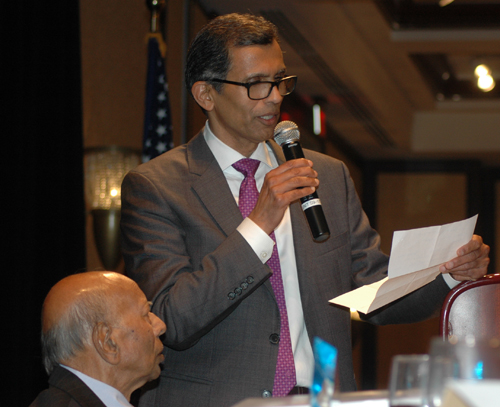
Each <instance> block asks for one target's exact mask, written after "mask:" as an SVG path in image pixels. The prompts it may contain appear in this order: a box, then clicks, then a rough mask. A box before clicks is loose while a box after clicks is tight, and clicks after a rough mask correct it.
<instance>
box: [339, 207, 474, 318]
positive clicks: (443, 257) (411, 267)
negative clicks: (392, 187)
mask: <svg viewBox="0 0 500 407" xmlns="http://www.w3.org/2000/svg"><path fill="white" fill-rule="evenodd" d="M476 221H477V215H475V216H473V217H471V218H469V219H465V220H462V221H459V222H454V223H448V224H446V225H441V226H431V227H427V228H419V229H411V230H402V231H396V232H394V235H393V239H392V248H391V256H390V258H389V269H388V277H386V278H385V279H383V280H380V281H378V282H376V283H373V284H370V285H365V286H363V287H360V288H358V289H356V290H353V291H350V292H348V293H345V294H343V295H340V296H338V297H336V298H334V299H332V300H330V302H331V303H333V304H338V305H342V306H344V307H349V308H354V309H356V310H357V311H359V312H362V313H364V314H367V313H369V312H371V311H374V310H376V309H377V308H380V307H382V306H384V305H386V304H388V303H390V302H392V301H394V300H397V299H398V298H401V297H403V296H404V295H406V294H408V293H410V292H412V291H415V290H416V289H418V288H420V287H422V286H424V285H425V284H428V283H430V282H431V281H433V280H435V279H436V277H437V276H438V275H439V266H440V265H441V264H443V263H446V262H447V261H449V260H451V259H453V258H454V257H456V256H457V254H456V252H457V250H458V249H459V248H460V247H461V246H463V245H464V244H466V243H468V242H469V241H470V240H471V238H472V235H473V233H474V228H475V227H476Z"/></svg>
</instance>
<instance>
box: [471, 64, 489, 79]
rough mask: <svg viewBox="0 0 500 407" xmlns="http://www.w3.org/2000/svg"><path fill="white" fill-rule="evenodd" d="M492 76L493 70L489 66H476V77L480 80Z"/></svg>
mask: <svg viewBox="0 0 500 407" xmlns="http://www.w3.org/2000/svg"><path fill="white" fill-rule="evenodd" d="M490 74H491V69H490V68H488V66H487V65H485V64H479V65H478V66H476V69H474V75H476V77H478V78H480V77H481V76H484V75H490Z"/></svg>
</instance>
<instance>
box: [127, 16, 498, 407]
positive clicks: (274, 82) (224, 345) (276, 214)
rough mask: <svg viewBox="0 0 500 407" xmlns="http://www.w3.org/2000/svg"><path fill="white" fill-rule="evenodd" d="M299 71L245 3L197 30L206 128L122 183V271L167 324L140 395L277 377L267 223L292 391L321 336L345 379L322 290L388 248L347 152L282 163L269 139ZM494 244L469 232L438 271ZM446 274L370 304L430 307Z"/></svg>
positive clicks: (180, 400)
mask: <svg viewBox="0 0 500 407" xmlns="http://www.w3.org/2000/svg"><path fill="white" fill-rule="evenodd" d="M295 81H296V79H295V78H294V77H287V75H286V66H285V63H284V60H283V55H282V52H281V49H280V46H279V43H278V40H277V33H276V28H275V27H274V25H272V24H271V23H269V22H267V21H266V20H264V19H262V18H260V17H255V16H251V15H238V14H232V15H227V16H222V17H218V18H216V19H214V20H212V21H211V22H210V23H209V24H208V25H207V26H206V27H205V28H203V29H202V30H201V31H200V33H199V34H198V35H197V37H196V39H195V40H194V42H193V44H192V46H191V48H190V51H189V54H188V58H187V68H186V84H187V87H188V88H189V89H190V91H191V94H192V96H193V97H194V99H195V100H196V102H197V103H198V104H199V105H200V107H201V108H202V109H203V110H204V111H205V112H206V115H207V118H208V120H207V123H206V125H205V127H204V128H203V129H202V130H201V131H200V133H199V134H198V135H197V136H195V137H194V138H193V139H192V140H191V141H190V142H189V143H188V144H187V145H183V146H180V147H178V148H175V149H173V150H171V151H169V152H167V153H165V154H163V155H162V156H160V157H158V158H156V159H154V160H152V161H150V162H149V163H146V164H144V165H142V166H139V167H138V168H137V169H136V170H134V171H131V172H130V173H129V174H128V175H127V176H126V178H125V180H124V182H123V186H122V221H121V227H122V245H123V254H124V258H125V264H126V270H127V273H128V274H129V275H130V276H131V277H132V278H133V279H134V280H135V281H137V282H138V284H139V285H140V287H141V288H142V289H143V290H144V292H145V293H146V295H147V296H148V298H150V299H151V300H152V301H153V310H154V311H155V312H156V313H157V314H158V315H159V316H160V317H161V318H162V319H163V320H164V321H165V322H166V323H167V325H168V327H169V329H168V331H167V333H166V335H165V337H164V345H165V350H164V354H165V359H166V364H167V366H168V368H167V369H164V370H163V371H162V373H161V376H160V379H159V382H158V383H157V384H156V386H153V387H152V388H151V389H148V390H147V391H145V392H144V394H143V395H142V397H141V405H144V406H178V405H186V406H217V407H223V406H230V405H232V404H234V403H236V402H237V401H239V400H242V399H244V398H246V397H259V396H262V397H269V396H271V395H272V394H273V392H275V390H274V389H273V387H274V385H275V383H274V379H275V374H276V376H277V360H278V353H279V348H280V342H282V340H281V339H282V338H281V337H280V334H281V335H283V332H281V328H282V326H283V321H282V320H281V319H280V311H279V308H278V305H277V300H276V297H277V295H276V296H275V293H274V291H273V287H272V285H271V282H270V279H271V278H272V277H271V276H272V275H273V271H272V269H271V268H270V267H269V266H268V265H267V261H268V259H269V258H271V257H272V252H273V247H274V241H273V238H272V236H270V234H271V233H272V232H274V235H273V236H275V239H276V246H277V249H278V253H279V263H280V265H281V274H282V280H283V285H284V296H285V299H286V309H287V314H288V318H287V321H285V322H288V326H289V329H288V330H287V332H286V335H287V336H288V335H289V340H290V341H291V348H292V352H293V363H292V367H291V368H290V371H291V372H292V373H291V374H292V375H293V383H294V384H295V387H294V388H293V389H292V390H291V394H294V393H296V392H300V391H301V389H302V388H307V387H309V386H310V384H311V380H312V369H313V363H314V362H313V359H312V346H311V341H312V338H313V337H315V336H318V337H320V338H322V339H324V340H326V341H328V342H330V343H332V344H333V345H334V346H336V347H337V349H338V352H339V358H338V373H337V380H338V381H339V384H340V389H341V390H343V391H348V390H354V389H355V380H354V374H353V366H352V355H351V338H350V314H349V310H346V309H342V308H340V307H334V306H331V305H329V303H328V300H329V299H331V298H333V297H335V296H337V295H340V294H342V293H345V292H347V291H350V290H352V289H355V288H357V287H360V286H362V285H364V284H370V283H373V282H375V281H377V280H380V279H382V278H383V277H385V275H386V273H387V264H388V258H387V256H386V255H384V254H383V253H382V252H381V251H380V250H379V236H378V234H377V233H376V232H375V231H374V230H373V229H372V228H371V227H370V225H369V222H368V219H367V218H366V215H365V214H364V212H363V210H362V208H361V205H360V202H359V199H358V197H357V196H356V193H355V190H354V186H353V183H352V180H351V178H350V176H349V172H348V170H347V168H346V167H345V165H344V164H343V163H342V162H340V161H338V160H336V159H334V158H331V157H328V156H325V155H322V154H318V153H316V152H313V151H305V156H306V158H305V159H298V160H292V161H288V162H285V159H284V157H283V154H282V151H281V149H280V148H279V147H278V146H277V145H276V143H275V142H274V141H272V137H273V131H274V128H275V126H276V124H277V123H278V120H279V113H280V105H281V102H282V100H283V97H284V96H286V95H287V94H288V93H290V92H291V91H293V89H294V86H295ZM246 157H250V158H252V159H255V160H258V161H259V162H260V163H259V164H258V168H257V171H256V173H255V180H256V184H257V188H258V190H259V191H260V195H259V198H258V201H257V204H256V205H255V207H254V209H253V210H252V211H251V213H250V214H249V215H248V217H246V218H245V219H243V217H242V215H241V213H240V210H239V208H238V202H239V200H240V198H241V196H240V186H241V185H242V184H244V183H245V182H246V178H245V175H243V174H242V173H240V172H239V170H237V169H235V168H234V167H233V164H235V163H236V162H238V161H239V160H240V159H244V158H246ZM313 164H314V167H313ZM244 180H245V181H244ZM242 188H243V187H242ZM316 189H318V191H319V195H320V198H321V202H322V206H323V209H324V212H325V216H326V219H327V221H328V225H329V229H330V231H331V237H330V238H329V239H328V240H326V241H325V242H322V243H316V242H314V241H313V239H312V237H311V233H310V230H309V226H308V223H307V221H306V219H305V217H304V214H303V213H302V209H301V206H300V202H298V199H299V198H301V197H303V196H305V195H308V194H311V193H312V192H313V191H315V190H316ZM242 191H243V189H242ZM488 250H489V248H488V246H486V245H484V244H483V243H482V239H481V238H480V237H479V236H475V237H474V238H473V239H472V240H471V242H469V243H468V244H467V245H465V246H464V247H463V248H461V249H460V253H459V254H460V255H459V256H458V257H457V258H455V259H453V260H451V261H450V262H448V263H447V264H446V265H443V271H444V272H445V273H452V274H453V276H454V277H455V278H456V279H457V280H462V279H469V278H475V277H479V276H481V275H483V274H485V273H486V267H487V264H488ZM273 270H274V269H273ZM447 279H448V281H449V283H450V284H453V281H455V280H454V279H453V278H451V277H449V276H447ZM449 289H450V286H449V284H448V283H447V282H446V281H445V279H444V278H443V277H441V276H440V277H439V278H438V279H437V280H436V281H434V282H433V283H431V284H429V285H427V286H425V287H423V288H422V289H420V290H418V291H416V292H414V293H412V294H410V295H408V296H406V297H404V298H402V299H401V300H399V301H396V302H395V303H393V304H391V305H390V306H388V307H385V308H383V309H381V310H379V311H377V312H374V313H372V314H370V315H368V316H367V319H368V320H369V321H370V322H373V323H377V324H386V323H403V322H412V321H419V320H422V319H425V318H428V317H430V316H433V315H434V314H435V313H436V312H437V311H438V310H439V308H440V306H441V303H442V301H443V299H444V298H445V296H446V294H447V293H448V291H449ZM287 368H288V367H287ZM280 374H281V373H280Z"/></svg>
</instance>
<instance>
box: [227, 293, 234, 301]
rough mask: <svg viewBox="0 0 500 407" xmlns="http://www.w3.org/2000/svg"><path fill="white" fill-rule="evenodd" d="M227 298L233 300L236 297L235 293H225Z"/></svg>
mask: <svg viewBox="0 0 500 407" xmlns="http://www.w3.org/2000/svg"><path fill="white" fill-rule="evenodd" d="M227 298H229V299H230V300H234V299H235V298H236V294H235V293H233V292H230V293H229V294H228V295H227Z"/></svg>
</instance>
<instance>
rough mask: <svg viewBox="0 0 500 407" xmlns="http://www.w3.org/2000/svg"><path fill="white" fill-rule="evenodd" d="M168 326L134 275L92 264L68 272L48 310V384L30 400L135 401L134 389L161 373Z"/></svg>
mask: <svg viewBox="0 0 500 407" xmlns="http://www.w3.org/2000/svg"><path fill="white" fill-rule="evenodd" d="M164 332H165V324H164V323H163V321H161V320H160V319H159V318H158V317H157V316H156V315H154V314H153V313H152V312H151V311H150V303H149V302H148V301H147V299H146V296H145V295H144V293H143V292H142V291H141V290H140V289H139V287H138V286H137V284H136V283H135V282H133V281H132V280H131V279H129V278H128V277H125V276H123V275H121V274H118V273H113V272H88V273H81V274H75V275H71V276H69V277H66V278H64V279H62V280H61V281H59V282H58V283H57V284H56V285H55V286H54V287H52V289H51V290H50V292H49V294H48V295H47V298H46V299H45V302H44V305H43V310H42V350H43V362H44V365H45V369H46V371H47V373H48V374H49V375H50V377H49V385H50V387H49V388H48V389H47V390H44V391H43V392H41V393H40V394H39V395H38V397H37V398H36V399H35V401H34V402H33V403H32V404H31V406H30V407H65V406H69V407H71V406H75V407H77V406H79V407H127V406H129V407H131V404H130V403H129V400H130V396H131V394H132V392H133V391H134V390H136V389H137V388H139V387H141V386H142V385H143V384H144V383H146V382H147V381H150V380H153V379H156V378H157V377H158V375H159V374H160V366H159V364H160V363H161V362H162V361H163V355H162V349H163V345H162V343H161V341H160V339H159V337H160V335H162V334H163V333H164Z"/></svg>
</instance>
